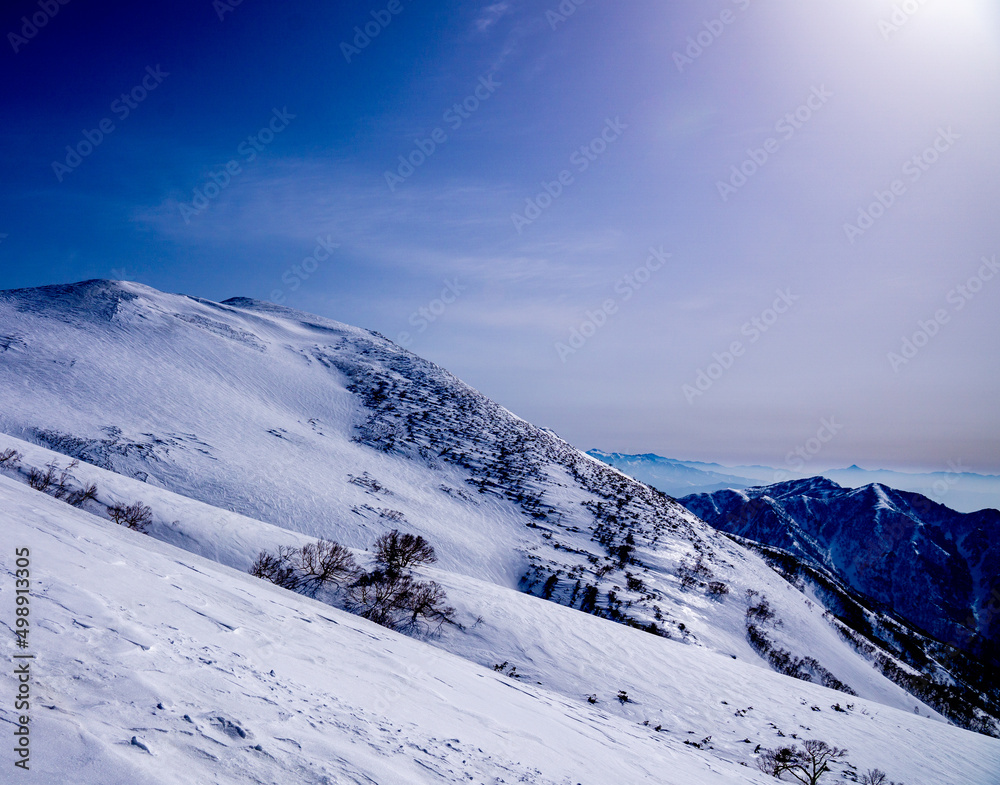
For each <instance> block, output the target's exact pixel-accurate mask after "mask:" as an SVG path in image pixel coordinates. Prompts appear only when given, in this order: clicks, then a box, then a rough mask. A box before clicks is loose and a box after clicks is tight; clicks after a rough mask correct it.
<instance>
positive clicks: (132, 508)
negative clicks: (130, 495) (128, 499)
mask: <svg viewBox="0 0 1000 785" xmlns="http://www.w3.org/2000/svg"><path fill="white" fill-rule="evenodd" d="M108 517H109V518H110V519H111V520H113V521H114V522H115V523H117V524H118V525H119V526H124V527H126V528H128V529H132V531H137V532H142V533H143V534H145V533H146V530H147V529H148V528H149V526H150V524H152V522H153V511H152V510H151V509H149V507H147V506H146V505H145V504H143V503H142V502H135V503H134V504H113V505H111V506H110V507H108Z"/></svg>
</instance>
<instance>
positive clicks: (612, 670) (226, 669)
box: [0, 478, 1000, 785]
mask: <svg viewBox="0 0 1000 785" xmlns="http://www.w3.org/2000/svg"><path fill="white" fill-rule="evenodd" d="M0 530H2V531H3V532H4V540H5V543H7V544H9V545H16V546H18V547H23V546H28V547H30V548H31V551H32V560H33V563H32V575H33V588H32V593H33V599H32V619H33V625H34V626H33V628H32V632H31V639H30V640H31V650H32V653H34V654H36V656H37V657H38V659H37V661H36V664H35V668H36V670H35V674H36V676H35V680H34V682H33V683H32V691H33V705H32V708H31V714H32V719H31V727H32V770H31V772H30V773H28V774H24V775H23V776H22V775H21V774H20V773H19V777H18V780H19V781H24V782H35V783H45V785H49V784H50V783H55V782H68V781H72V782H74V783H76V784H78V785H107V784H108V783H125V782H127V783H130V785H131V784H135V785H146V784H147V783H189V782H206V783H208V782H213V783H244V782H310V783H381V784H383V785H387V784H390V783H437V782H441V783H446V782H478V783H502V782H508V783H510V782H532V783H538V784H539V785H548V784H549V783H553V784H554V783H558V784H559V785H572V783H595V785H596V784H599V783H611V782H615V783H626V784H628V783H665V782H666V783H678V785H679V784H680V783H684V784H685V785H707V784H709V783H711V784H713V785H714V783H720V784H721V783H727V784H728V783H733V784H735V783H761V785H763V784H764V783H766V782H773V780H771V779H769V778H766V777H764V776H763V775H761V774H760V773H758V772H757V771H756V769H755V768H753V767H752V755H751V750H752V749H753V746H752V745H751V743H756V741H757V740H760V741H763V742H764V743H765V746H766V745H767V744H777V743H779V742H786V741H788V739H789V736H790V734H791V733H793V732H794V733H796V735H797V737H798V738H812V737H817V738H824V739H827V740H828V741H830V742H831V743H836V744H838V745H839V746H844V747H848V748H849V749H850V756H849V759H850V762H851V763H852V764H853V765H855V766H856V767H858V768H862V769H864V768H868V767H871V766H879V767H881V768H883V769H885V770H886V771H889V772H890V773H891V774H892V775H893V776H894V777H896V778H897V779H902V780H905V781H906V782H908V783H911V785H930V784H931V783H933V784H934V785H959V784H961V785H989V784H990V783H995V782H996V777H997V774H998V772H1000V741H997V740H995V739H989V738H987V737H984V736H980V735H976V734H972V733H969V732H965V731H961V730H958V729H956V728H953V727H950V726H947V725H945V724H943V723H940V722H934V721H931V720H927V719H922V718H919V717H916V716H914V715H913V714H912V713H907V712H901V711H896V710H893V709H889V708H886V707H884V706H881V705H879V704H875V703H870V702H867V701H864V700H861V699H854V700H853V701H852V706H851V709H850V710H849V711H847V712H843V713H841V712H835V711H831V710H830V709H829V708H828V706H829V705H830V704H831V702H832V701H834V700H837V699H838V698H839V699H842V698H843V696H842V695H839V694H838V693H834V692H831V691H828V690H825V689H823V688H821V687H818V686H815V685H809V684H803V683H801V682H795V681H792V680H789V679H786V678H783V677H780V676H777V675H775V674H770V673H767V672H765V671H762V670H761V669H759V668H756V667H752V666H749V665H747V664H745V663H742V662H739V661H733V660H731V659H729V658H726V657H722V656H719V655H714V654H710V653H707V652H704V650H698V649H695V648H694V647H689V646H684V645H682V644H679V643H677V642H672V641H667V640H663V639H661V638H656V637H654V636H650V635H646V634H643V633H641V632H639V631H636V630H629V629H626V628H624V627H622V626H621V625H614V624H611V623H609V622H607V621H606V620H602V619H598V618H593V617H587V616H584V615H582V614H579V613H578V612H575V611H572V610H570V609H566V608H562V607H559V606H558V605H555V604H553V603H546V602H542V601H539V600H537V599H535V598H531V597H527V596H525V595H522V594H517V593H516V592H513V591H511V590H509V589H502V588H499V587H497V588H496V589H495V590H494V591H495V592H496V599H495V600H492V599H490V600H486V601H487V602H492V601H495V602H497V603H498V605H499V606H500V607H501V608H504V609H506V608H518V609H519V610H518V613H520V614H521V615H522V616H523V617H524V618H527V619H531V620H532V621H533V625H534V628H535V629H536V630H538V631H539V633H538V634H539V635H540V636H541V638H542V640H541V641H539V642H538V645H539V647H540V648H549V646H548V645H547V644H546V642H545V639H553V640H554V639H563V638H564V636H566V635H572V634H577V635H579V636H580V637H581V639H586V640H587V641H589V642H591V643H592V644H593V645H594V647H595V648H594V652H595V653H596V652H601V653H602V654H603V655H605V656H606V657H608V658H609V659H610V658H612V657H613V658H615V659H617V660H618V661H620V662H625V663H627V667H626V668H624V669H621V668H619V667H609V665H608V663H606V662H602V661H601V659H600V658H599V657H594V659H593V660H588V659H582V658H579V657H577V658H576V659H571V660H570V661H568V662H563V663H561V666H562V667H568V668H570V669H572V670H575V671H579V672H580V673H582V674H584V675H585V676H586V677H587V679H588V681H589V683H590V684H591V685H592V689H593V691H594V692H595V693H598V694H599V696H600V699H601V701H600V702H599V703H598V704H596V705H590V704H587V703H586V702H585V701H583V700H572V699H569V698H567V697H565V696H562V695H559V694H557V693H556V692H554V691H553V690H552V689H551V688H549V687H548V686H546V683H547V682H548V681H549V680H551V679H553V678H555V676H556V673H555V672H554V670H555V669H553V668H552V667H551V666H550V665H549V664H548V663H545V664H540V663H539V664H538V665H537V666H531V669H532V670H533V675H536V676H538V677H539V678H537V679H535V681H542V682H543V684H542V685H538V684H535V683H533V681H530V680H528V679H521V680H518V679H512V678H510V677H507V676H502V675H500V674H498V673H495V672H493V671H492V670H490V669H487V668H483V667H479V666H476V665H475V664H473V663H470V662H468V661H466V660H463V659H461V658H457V657H455V656H452V655H450V654H447V653H445V652H442V651H441V650H440V649H437V648H432V647H430V646H428V645H426V644H425V643H422V642H419V641H415V640H412V639H409V638H406V637H403V636H400V635H397V634H394V633H391V632H388V631H386V630H384V629H381V628H379V627H376V626H374V625H371V624H369V623H367V622H365V621H364V620H361V619H359V618H357V617H353V616H350V615H347V614H344V613H342V612H340V611H337V610H335V609H332V608H330V607H328V606H325V605H322V604H319V603H317V602H315V601H312V600H308V599H306V598H303V597H301V596H299V595H296V594H293V593H291V592H287V591H284V590H281V589H278V588H277V587H273V586H271V585H269V584H267V583H265V582H263V581H259V580H256V579H253V578H251V577H249V576H247V575H244V574H241V573H239V572H235V571H232V570H230V569H228V568H226V567H223V566H221V565H218V564H216V563H215V562H211V561H207V560H204V559H202V558H200V557H197V556H194V555H192V554H189V553H187V552H184V551H181V550H178V549H176V548H174V547H173V546H170V545H167V544H164V543H159V542H157V541H155V540H153V539H152V538H148V537H144V536H142V535H138V534H135V533H132V532H129V531H126V530H123V529H121V528H119V527H116V526H114V525H113V524H111V523H109V522H106V521H101V520H100V519H98V518H97V517H95V516H92V515H89V514H87V513H85V512H82V511H78V510H74V509H73V508H71V507H69V506H68V505H66V504H64V503H62V502H59V501H56V500H54V499H51V498H48V497H46V496H44V495H42V494H40V493H37V492H35V491H32V490H29V489H28V488H27V487H26V486H24V485H23V484H19V483H16V482H14V481H13V480H11V479H9V478H0ZM0 565H2V570H0V576H2V578H3V582H2V588H3V593H2V594H0V597H4V596H6V597H9V587H10V586H11V580H12V575H13V570H14V565H13V556H12V552H11V549H10V548H7V547H5V548H4V549H3V551H2V552H0ZM463 580H464V579H463ZM503 593H506V594H507V595H508V596H507V598H506V599H502V598H501V597H500V595H501V594H503ZM11 607H12V606H11V604H10V603H7V602H6V601H4V605H3V609H4V612H3V614H2V616H0V618H2V619H3V623H4V626H5V627H8V628H9V627H10V626H11V623H12V614H10V613H9V609H10V608H11ZM6 634H8V635H11V637H12V634H11V632H10V630H9V629H8V631H7V633H6ZM564 643H565V645H566V646H567V651H568V652H572V651H575V650H578V649H577V647H576V645H575V644H574V643H573V641H572V638H570V639H567V640H565V641H564ZM526 670H527V669H526ZM637 674H638V675H637ZM5 678H6V677H5ZM633 685H634V686H633ZM622 688H628V689H629V692H630V695H631V696H632V697H633V700H634V702H633V703H629V704H626V705H625V706H624V707H622V710H623V712H625V716H621V714H618V713H610V712H608V711H606V708H607V707H608V703H614V701H613V699H612V698H609V697H606V696H608V695H609V694H614V693H615V691H617V690H618V689H622ZM633 690H634V691H633ZM723 701H726V703H723ZM841 702H843V701H841ZM812 705H815V706H817V708H819V709H820V711H813V710H812V709H811V708H810V706H812ZM751 706H752V707H753V708H752V709H751V708H749V707H751ZM640 718H650V719H653V720H655V722H656V723H662V727H661V730H660V731H656V730H655V729H654V728H653V727H652V724H651V725H650V726H645V725H642V724H640V722H639V720H640ZM0 719H2V720H3V722H4V724H8V723H10V722H11V721H12V719H13V717H12V711H11V707H10V706H9V705H8V704H7V702H3V703H0ZM802 726H805V727H802ZM703 729H708V731H709V732H706V731H704V730H703ZM778 729H780V730H782V731H783V732H784V733H785V734H786V737H785V738H782V737H780V736H778V735H777V734H778ZM688 731H695V733H693V734H692V733H689V732H688ZM710 731H714V733H710ZM703 732H705V735H706V736H707V735H712V736H713V739H712V740H709V741H708V742H706V743H705V744H704V749H698V748H695V747H693V746H690V745H685V744H684V741H686V740H687V741H691V740H692V739H697V741H698V742H701V741H702V740H703V738H704V737H702V736H701V735H700V734H701V733H703ZM737 737H741V738H748V739H750V742H751V743H745V742H740V741H738V740H737ZM716 739H718V741H716ZM740 762H743V763H750V764H751V766H750V767H744V766H741V765H740ZM8 765H9V764H8Z"/></svg>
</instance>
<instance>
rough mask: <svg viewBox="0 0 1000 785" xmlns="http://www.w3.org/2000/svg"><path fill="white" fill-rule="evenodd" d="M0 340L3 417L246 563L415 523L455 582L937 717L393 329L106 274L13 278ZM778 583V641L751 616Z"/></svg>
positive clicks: (688, 526) (809, 606)
mask: <svg viewBox="0 0 1000 785" xmlns="http://www.w3.org/2000/svg"><path fill="white" fill-rule="evenodd" d="M0 335H11V336H14V335H16V336H17V337H18V342H17V343H15V342H13V341H11V348H10V349H9V350H8V351H5V352H2V353H0V430H2V431H4V432H5V433H7V434H10V435H12V436H14V437H19V438H21V439H24V440H26V441H29V442H33V443H34V445H41V446H43V447H47V448H51V449H54V450H57V451H59V452H62V453H63V454H65V455H68V456H73V457H77V458H79V459H81V460H82V461H84V462H86V463H87V464H89V465H90V466H89V467H84V468H93V467H100V468H101V469H106V470H111V471H113V472H115V473H117V474H118V475H121V477H122V478H123V479H125V478H129V479H128V481H129V482H132V483H133V485H132V486H129V487H132V488H133V490H132V491H131V492H130V495H129V496H128V497H127V498H124V499H122V498H115V499H114V500H113V501H115V502H117V501H124V502H127V503H131V502H134V501H137V500H141V501H144V502H146V503H148V504H149V505H150V506H151V507H152V509H153V512H154V516H155V517H156V522H155V524H154V526H153V528H152V529H151V533H152V534H153V535H154V536H155V537H159V538H162V539H167V540H169V541H170V542H174V543H176V544H178V545H180V546H181V547H184V548H187V549H189V550H192V551H194V552H197V553H201V554H203V555H207V556H209V557H210V558H213V559H215V560H217V561H220V562H222V563H224V564H228V565H231V566H235V567H237V568H239V569H243V570H245V569H246V568H247V567H248V566H249V561H250V560H252V558H253V556H254V555H255V553H256V551H257V550H258V549H260V548H269V549H271V548H274V547H275V546H276V545H277V544H280V542H276V540H275V536H278V535H280V534H281V532H282V531H285V532H287V539H288V541H287V543H286V544H287V545H289V546H299V545H301V544H302V543H303V542H304V541H308V540H309V539H316V538H319V537H325V538H329V539H334V540H337V541H339V542H341V543H343V544H344V545H345V546H347V547H350V548H354V549H356V550H358V551H360V550H361V549H364V548H366V547H368V546H369V545H370V544H371V542H372V541H373V540H374V539H375V538H376V537H377V536H378V535H380V534H383V533H385V532H386V531H389V530H391V529H395V528H405V529H406V530H407V531H411V532H413V533H415V534H419V535H421V536H423V537H425V539H427V540H428V541H429V542H431V543H432V544H433V546H434V548H435V550H436V551H437V553H438V555H439V557H440V563H439V567H440V568H441V570H442V571H443V572H444V574H445V575H448V576H452V577H453V578H454V581H455V582H456V583H455V585H456V586H458V587H465V588H459V589H458V591H467V590H469V589H468V584H466V583H464V581H465V579H472V578H474V579H477V580H479V581H488V582H490V583H492V584H494V585H495V586H497V587H501V588H509V589H513V588H520V589H521V590H522V591H525V592H529V593H532V594H534V595H537V596H541V597H543V598H545V599H548V600H551V601H553V602H554V603H559V604H562V605H566V606H570V607H572V608H574V609H576V610H577V611H584V612H586V613H587V614H589V615H591V616H599V617H603V619H602V620H601V621H602V622H603V621H604V620H611V621H615V622H619V623H620V624H617V625H609V626H612V627H614V628H615V629H617V630H619V631H620V632H622V633H628V634H633V631H629V630H626V629H625V627H624V626H623V625H628V626H632V627H638V628H642V629H643V630H645V632H646V633H652V634H650V635H648V637H649V638H650V640H651V641H653V642H662V640H663V638H672V639H674V640H675V641H682V642H685V643H689V644H694V645H696V646H698V647H702V648H701V649H700V650H701V651H704V650H705V649H708V650H712V651H715V652H719V653H722V654H724V655H725V656H726V657H730V658H731V657H736V658H738V659H739V660H740V661H748V662H750V663H753V664H755V665H756V666H757V667H758V669H767V668H769V667H776V668H778V669H784V670H785V671H786V672H797V673H799V674H800V675H802V676H803V677H805V678H816V679H817V680H819V679H822V680H823V681H824V683H829V684H841V685H844V687H845V688H846V689H849V690H850V691H851V692H852V693H856V694H857V695H858V696H860V697H862V698H868V699H872V700H877V701H880V702H882V703H884V704H886V705H888V706H894V707H897V708H903V709H905V710H907V711H910V712H912V711H913V710H914V709H916V710H917V711H918V712H919V713H921V714H922V715H924V716H935V717H936V716H938V715H937V714H936V713H935V712H933V711H932V710H930V709H928V707H926V706H925V705H923V704H922V703H921V702H920V701H918V700H914V699H912V698H911V697H910V696H909V695H907V694H906V692H905V691H903V690H901V689H900V688H899V687H897V686H896V685H895V684H893V683H891V682H890V681H889V680H887V679H886V678H884V677H883V676H882V675H881V674H880V673H879V672H878V671H876V670H875V669H874V668H873V667H872V665H871V664H870V663H869V661H868V660H867V659H865V657H863V656H861V655H860V654H859V653H858V652H857V651H855V648H854V647H853V646H852V645H851V643H850V642H848V641H846V640H844V638H843V637H842V635H841V634H840V632H838V628H837V627H836V625H834V624H832V623H831V622H830V621H829V620H828V619H826V618H824V615H823V611H824V609H823V608H822V607H821V606H818V605H817V604H816V603H815V602H814V601H811V600H809V599H808V598H806V597H804V596H803V595H802V594H801V593H800V592H798V591H797V590H796V589H794V588H792V586H791V585H790V584H789V583H788V582H786V581H785V580H784V579H783V578H781V577H780V576H779V575H778V574H777V573H776V572H774V571H773V570H772V569H771V568H770V567H768V566H767V564H766V562H765V561H764V560H763V559H761V558H760V557H759V556H758V555H756V554H754V553H752V552H751V551H749V550H747V549H745V548H743V547H741V546H739V545H737V544H735V543H734V542H732V541H731V540H730V539H729V538H727V537H725V536H724V535H722V534H721V533H719V532H717V531H715V530H714V529H712V528H711V527H710V526H707V525H706V524H704V523H703V522H702V521H700V520H699V519H698V518H696V517H695V516H694V515H693V514H691V513H690V512H688V511H687V510H685V509H683V508H682V507H680V506H679V505H678V504H677V503H676V502H675V501H674V500H672V499H670V498H669V497H667V496H665V495H663V494H662V493H660V492H658V491H655V490H653V489H651V488H649V487H648V486H646V485H643V484H641V483H639V482H636V481H635V480H632V479H630V478H628V477H626V476H625V475H623V474H621V473H620V472H618V471H617V470H615V469H613V468H611V467H608V466H606V465H604V464H602V463H601V462H599V461H597V460H595V459H593V458H591V457H589V456H587V455H585V454H584V453H582V452H580V451H578V450H577V449H575V448H574V447H572V446H571V445H569V444H567V443H566V442H564V441H562V440H561V439H559V438H558V437H556V436H555V435H553V434H552V433H550V432H548V431H544V430H542V429H538V428H536V427H534V426H532V425H530V424H529V423H527V422H525V421H524V420H522V419H520V418H518V417H517V416H515V415H514V414H512V413H510V412H509V411H507V410H506V409H504V408H503V407H502V406H500V405H498V404H497V403H495V402H493V401H490V400H489V399H487V398H486V397H484V396H482V395H481V394H479V393H478V392H476V391H475V390H473V389H472V388H470V387H468V386H467V385H465V384H464V383H462V382H461V381H460V380H458V379H457V378H455V377H454V376H453V375H452V374H450V373H448V372H447V371H444V370H443V369H441V368H438V367H437V366H435V365H433V364H432V363H430V362H427V361H426V360H422V359H421V358H419V357H416V356H415V355H413V354H411V353H409V352H407V351H405V350H403V349H401V348H400V347H398V346H396V345H395V344H393V343H392V342H390V341H388V340H387V339H385V338H384V337H382V336H380V335H378V334H377V333H373V332H369V331H366V330H361V329H358V328H355V327H350V326H348V325H343V324H340V323H338V322H334V321H331V320H327V319H323V318H321V317H317V316H312V315H310V314H305V313H300V312H297V311H293V310H290V309H287V308H283V307H280V306H275V305H272V304H269V303H261V302H258V301H254V300H249V299H245V298H238V299H232V300H227V301H226V302H224V303H212V302H209V301H205V300H199V299H196V298H191V297H186V296H181V295H167V294H163V293H161V292H157V291H155V290H153V289H150V288H148V287H144V286H141V285H138V284H129V283H109V282H87V283H83V284H77V285H75V286H66V287H48V288H43V289H37V290H19V291H11V292H2V293H0ZM40 460H41V459H40ZM47 460H49V459H44V460H41V463H40V464H39V466H44V464H45V462H46V461H47ZM94 471H97V470H96V469H95V470H94ZM98 474H99V472H98ZM94 481H95V482H98V485H99V486H100V487H104V484H105V483H106V480H99V479H97V478H96V475H95V479H94ZM134 481H141V483H140V482H134ZM164 494H169V495H164ZM173 494H177V495H180V496H182V497H186V498H187V499H189V500H196V501H198V502H202V503H204V504H207V505H211V506H212V507H214V508H216V509H218V510H219V511H220V515H221V514H222V513H226V514H236V515H237V516H244V517H243V518H242V519H239V520H244V521H245V520H252V521H257V522H261V523H262V524H269V525H270V527H269V528H268V529H266V532H267V535H266V536H265V535H264V534H262V533H261V532H262V531H265V530H258V529H256V528H252V527H251V528H246V526H244V527H243V528H240V527H238V526H236V525H232V526H225V527H223V528H222V529H221V530H220V532H213V530H212V529H211V526H209V525H207V524H206V523H205V522H203V521H202V522H199V521H194V522H192V521H190V520H188V519H187V518H186V517H185V514H182V512H181V511H180V510H178V511H177V512H176V513H171V512H170V510H171V509H175V508H176V507H177V505H176V503H175V502H171V501H170V496H171V495H173ZM275 527H277V528H275ZM276 533H277V535H276ZM254 538H257V540H256V541H255V540H254ZM442 582H443V583H444V582H445V581H442ZM748 592H752V593H751V594H748ZM764 597H766V598H767V600H768V602H769V604H770V607H772V608H773V609H774V615H773V617H772V618H771V619H770V620H768V621H767V623H766V624H765V623H764V622H761V623H760V625H758V627H759V634H761V635H765V636H766V638H767V641H768V646H769V647H770V648H768V650H767V651H762V648H761V646H760V644H759V640H760V639H759V637H754V636H753V635H751V633H750V630H749V624H748V619H749V617H748V616H747V611H748V609H749V605H750V603H751V602H759V599H753V598H764ZM449 601H450V602H452V603H453V604H455V605H456V606H461V605H462V603H463V602H465V605H466V606H467V605H468V604H469V603H468V599H467V598H466V599H465V600H463V598H462V597H461V596H457V597H456V596H449ZM549 604H551V603H549ZM576 616H582V614H579V613H577V614H576ZM584 618H585V617H584ZM466 621H470V620H468V619H467V620H466ZM474 621H475V619H472V620H471V622H470V626H471V623H474ZM506 624H507V629H509V630H512V629H514V628H516V626H517V624H518V622H517V619H516V618H510V619H508V620H507V622H506ZM642 634H645V633H642ZM497 637H498V639H499V638H503V637H504V635H500V634H498V636H497ZM444 640H445V641H450V643H449V644H448V645H454V647H455V649H456V650H458V649H460V648H461V647H462V646H463V643H462V642H463V641H464V640H466V639H465V638H461V637H459V638H451V637H448V636H446V637H445V639H444ZM512 654H516V653H514V652H512ZM498 656H499V652H498ZM579 656H580V657H582V658H583V659H584V660H587V659H590V657H591V655H590V654H589V653H588V652H586V651H582V652H580V655H579ZM506 658H507V659H511V660H512V661H513V657H506ZM500 661H501V660H498V662H500ZM812 662H815V663H816V665H815V666H812V665H811V664H809V665H808V667H804V666H802V663H807V664H808V663H812ZM789 663H792V664H793V665H794V666H795V667H794V668H793V667H792V666H791V665H789ZM823 674H828V676H827V675H823ZM577 697H578V696H577Z"/></svg>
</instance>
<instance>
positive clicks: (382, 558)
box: [375, 529, 437, 574]
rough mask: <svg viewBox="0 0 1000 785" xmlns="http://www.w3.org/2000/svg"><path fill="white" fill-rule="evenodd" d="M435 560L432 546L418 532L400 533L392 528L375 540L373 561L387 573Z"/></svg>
mask: <svg viewBox="0 0 1000 785" xmlns="http://www.w3.org/2000/svg"><path fill="white" fill-rule="evenodd" d="M436 561H437V555H436V554H435V553H434V548H432V547H431V545H430V543H428V542H427V540H425V539H424V538H423V537H421V536H420V535H419V534H402V533H401V532H400V531H399V530H398V529H393V530H392V531H391V532H389V533H388V534H383V535H382V536H381V537H379V538H378V539H377V540H376V541H375V563H376V564H377V565H379V566H380V567H382V568H383V569H384V570H385V572H387V573H399V574H401V573H402V572H403V571H404V570H406V569H408V568H410V567H415V566H417V565H419V564H433V563H434V562H436Z"/></svg>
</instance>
